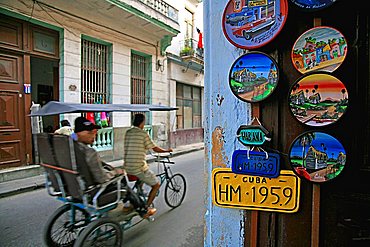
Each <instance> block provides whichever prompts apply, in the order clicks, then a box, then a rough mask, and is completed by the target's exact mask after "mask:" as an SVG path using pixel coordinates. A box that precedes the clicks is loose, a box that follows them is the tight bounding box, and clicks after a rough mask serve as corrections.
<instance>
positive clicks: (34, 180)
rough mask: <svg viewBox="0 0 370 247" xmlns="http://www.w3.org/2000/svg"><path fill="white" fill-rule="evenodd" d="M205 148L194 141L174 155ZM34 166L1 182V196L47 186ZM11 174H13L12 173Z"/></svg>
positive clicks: (174, 151) (176, 151) (117, 163)
mask: <svg viewBox="0 0 370 247" xmlns="http://www.w3.org/2000/svg"><path fill="white" fill-rule="evenodd" d="M201 149H204V143H194V144H190V145H184V146H180V147H177V148H175V149H174V150H173V152H172V155H173V156H178V155H182V154H186V153H190V152H194V151H198V150H201ZM153 161H154V157H153V156H152V155H148V156H147V162H148V163H151V162H153ZM107 163H109V164H110V165H112V166H121V165H122V163H123V161H122V160H115V161H112V162H107ZM32 168H34V169H23V168H20V169H22V170H23V171H21V172H22V174H23V177H22V178H19V179H14V180H10V181H6V182H0V198H4V197H7V196H11V195H15V194H19V193H23V192H27V191H32V190H36V189H40V188H44V187H45V175H44V174H42V175H38V172H36V175H35V170H38V169H39V168H40V167H39V166H36V165H35V166H33V167H32ZM2 176H4V177H6V176H7V174H6V172H5V174H4V172H3V173H2ZM10 176H11V175H10Z"/></svg>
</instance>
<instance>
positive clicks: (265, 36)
mask: <svg viewBox="0 0 370 247" xmlns="http://www.w3.org/2000/svg"><path fill="white" fill-rule="evenodd" d="M287 15H288V0H253V1H252V0H230V1H229V2H228V3H227V5H226V7H225V9H224V13H223V17H222V30H223V32H224V35H225V37H226V38H227V40H229V42H230V43H232V44H233V45H235V46H236V47H239V48H242V49H247V50H250V49H255V48H258V47H261V46H263V45H265V44H267V43H268V42H270V41H271V40H273V39H274V38H275V37H276V36H277V35H278V34H279V32H280V31H281V29H282V28H283V26H284V24H285V21H286V18H287Z"/></svg>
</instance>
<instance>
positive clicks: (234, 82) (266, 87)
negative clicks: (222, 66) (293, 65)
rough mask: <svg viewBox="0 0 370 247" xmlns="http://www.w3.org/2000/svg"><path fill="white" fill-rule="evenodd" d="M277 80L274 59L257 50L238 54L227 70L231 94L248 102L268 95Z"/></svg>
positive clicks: (277, 71) (277, 75)
mask: <svg viewBox="0 0 370 247" xmlns="http://www.w3.org/2000/svg"><path fill="white" fill-rule="evenodd" d="M278 80H279V70H278V67H277V64H276V62H275V60H274V59H273V58H272V57H271V56H269V55H267V54H264V53H262V52H257V51H254V52H249V53H247V54H244V55H242V56H240V57H239V58H238V59H237V60H236V61H235V62H234V63H233V65H232V66H231V69H230V72H229V86H230V88H231V91H232V92H233V94H234V95H235V96H236V97H238V98H239V99H241V100H243V101H247V102H250V103H253V102H258V101H261V100H264V99H265V98H267V97H268V96H270V95H271V94H272V92H273V91H274V90H275V88H276V86H277V83H278Z"/></svg>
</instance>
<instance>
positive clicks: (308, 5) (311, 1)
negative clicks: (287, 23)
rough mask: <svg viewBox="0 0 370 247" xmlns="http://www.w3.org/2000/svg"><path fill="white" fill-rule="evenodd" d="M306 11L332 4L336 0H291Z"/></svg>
mask: <svg viewBox="0 0 370 247" xmlns="http://www.w3.org/2000/svg"><path fill="white" fill-rule="evenodd" d="M291 1H292V3H294V4H295V5H297V6H298V7H300V8H302V10H305V11H316V10H321V9H324V8H326V7H329V6H330V5H332V4H333V3H334V2H335V1H336V0H291Z"/></svg>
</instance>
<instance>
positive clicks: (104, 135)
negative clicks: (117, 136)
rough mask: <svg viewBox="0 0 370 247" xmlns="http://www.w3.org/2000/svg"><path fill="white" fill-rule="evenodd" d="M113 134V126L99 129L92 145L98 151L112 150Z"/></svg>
mask: <svg viewBox="0 0 370 247" xmlns="http://www.w3.org/2000/svg"><path fill="white" fill-rule="evenodd" d="M113 136H114V135H113V127H107V128H102V129H99V130H98V134H97V135H96V139H95V142H94V143H93V145H92V147H93V148H95V150H96V151H105V150H112V149H113Z"/></svg>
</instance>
